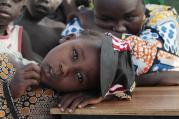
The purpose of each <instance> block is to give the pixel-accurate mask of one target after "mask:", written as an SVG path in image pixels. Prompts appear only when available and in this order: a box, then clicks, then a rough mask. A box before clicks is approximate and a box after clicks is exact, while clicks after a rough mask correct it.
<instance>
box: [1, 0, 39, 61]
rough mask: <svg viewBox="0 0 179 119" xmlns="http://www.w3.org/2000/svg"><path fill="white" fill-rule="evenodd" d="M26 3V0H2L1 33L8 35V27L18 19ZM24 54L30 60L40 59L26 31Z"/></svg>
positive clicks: (23, 38)
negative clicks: (33, 49)
mask: <svg viewBox="0 0 179 119" xmlns="http://www.w3.org/2000/svg"><path fill="white" fill-rule="evenodd" d="M24 3H25V0H19V1H17V0H8V1H7V0H0V34H1V35H7V31H6V29H7V27H8V25H9V24H10V22H12V21H13V20H14V19H16V18H17V17H18V16H19V15H20V13H21V9H22V7H23V5H24ZM21 51H22V55H23V56H24V57H25V58H27V59H29V60H36V61H38V59H37V58H36V57H35V53H34V52H33V51H32V48H31V43H30V42H29V38H28V35H27V34H26V32H25V31H23V33H22V47H21Z"/></svg>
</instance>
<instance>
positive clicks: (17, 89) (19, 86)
mask: <svg viewBox="0 0 179 119" xmlns="http://www.w3.org/2000/svg"><path fill="white" fill-rule="evenodd" d="M39 82H40V67H39V66H38V65H36V64H28V65H26V66H24V67H23V68H21V69H18V70H17V71H16V74H15V76H14V79H12V81H11V82H10V90H11V94H12V97H14V98H17V97H20V96H21V95H22V94H23V93H24V92H25V90H26V89H27V88H28V87H30V86H32V85H38V84H39Z"/></svg>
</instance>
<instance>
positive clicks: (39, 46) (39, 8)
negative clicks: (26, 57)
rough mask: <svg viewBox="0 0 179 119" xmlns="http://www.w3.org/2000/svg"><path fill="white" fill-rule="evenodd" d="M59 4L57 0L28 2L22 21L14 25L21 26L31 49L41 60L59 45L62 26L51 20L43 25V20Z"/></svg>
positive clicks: (31, 0)
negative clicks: (27, 36) (28, 39)
mask: <svg viewBox="0 0 179 119" xmlns="http://www.w3.org/2000/svg"><path fill="white" fill-rule="evenodd" d="M60 3H61V1H59V0H28V1H27V9H25V11H24V14H23V15H22V19H20V20H19V21H16V24H19V25H22V26H23V27H24V29H25V30H26V31H27V34H28V35H29V38H30V41H31V44H32V49H33V50H34V52H36V53H37V54H38V55H39V56H41V57H42V58H43V57H45V55H46V54H47V53H48V52H49V51H50V50H51V49H52V48H53V47H55V46H57V45H58V44H59V42H58V40H59V38H60V32H61V31H62V29H63V26H64V25H63V24H60V23H58V22H55V21H52V20H45V23H44V21H43V19H44V18H45V17H46V16H47V15H49V13H53V12H54V11H55V10H56V8H57V6H58V5H59V4H60ZM46 23H48V24H46ZM50 24H55V25H54V26H55V27H52V26H51V27H49V26H50ZM42 34H43V35H42Z"/></svg>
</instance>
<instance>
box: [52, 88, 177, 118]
mask: <svg viewBox="0 0 179 119" xmlns="http://www.w3.org/2000/svg"><path fill="white" fill-rule="evenodd" d="M136 90H137V96H141V97H142V96H143V97H144V98H150V94H149V96H146V95H143V94H142V95H140V94H141V93H140V90H142V91H149V92H148V93H150V91H151V94H153V93H156V92H157V91H161V92H163V93H165V94H161V93H160V92H159V95H158V97H160V96H163V95H164V96H165V98H166V99H167V100H168V99H174V101H176V107H170V108H165V109H162V108H156V109H155V108H153V109H152V108H148V109H147V108H145V109H143V108H142V109H140V108H135V109H134V108H133V109H130V108H128V109H121V110H115V109H105V108H98V107H100V106H103V104H108V102H103V103H101V104H98V105H95V106H89V107H86V108H84V109H76V110H75V112H74V113H62V112H60V110H59V108H57V107H54V108H51V109H50V114H61V115H67V114H68V115H69V114H71V115H139V116H179V106H178V105H179V99H178V98H179V86H176V87H152V88H151V89H150V87H142V88H141V87H140V88H137V89H136ZM166 90H167V91H166ZM170 91H172V92H173V93H172V94H170V95H166V94H169V92H170ZM155 96H156V95H155ZM155 96H154V97H153V98H155ZM166 96H168V97H166ZM159 99H160V98H159ZM167 100H165V101H167ZM159 101H160V100H159ZM134 102H135V101H134ZM167 102H168V101H167ZM164 104H165V103H164ZM174 104H175V103H174ZM149 105H150V103H149ZM169 105H171V103H170V104H169ZM161 107H162V106H161ZM96 108H98V110H97V109H96Z"/></svg>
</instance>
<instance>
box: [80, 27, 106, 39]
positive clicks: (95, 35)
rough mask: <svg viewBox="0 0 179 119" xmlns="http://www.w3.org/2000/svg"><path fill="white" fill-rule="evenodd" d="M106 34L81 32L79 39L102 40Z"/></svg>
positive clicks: (89, 31)
mask: <svg viewBox="0 0 179 119" xmlns="http://www.w3.org/2000/svg"><path fill="white" fill-rule="evenodd" d="M103 35H104V33H100V32H98V31H94V30H93V31H92V30H89V29H87V30H84V31H82V32H81V34H80V36H79V38H85V39H88V40H102V38H103Z"/></svg>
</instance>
